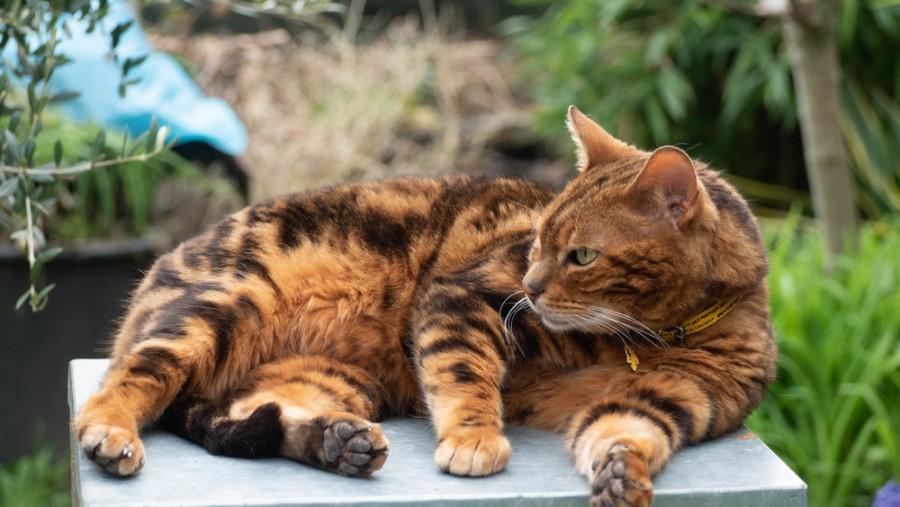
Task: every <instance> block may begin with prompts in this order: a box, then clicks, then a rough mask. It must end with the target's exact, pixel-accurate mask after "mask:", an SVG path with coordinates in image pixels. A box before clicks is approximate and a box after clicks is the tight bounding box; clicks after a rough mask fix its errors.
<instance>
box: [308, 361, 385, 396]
mask: <svg viewBox="0 0 900 507" xmlns="http://www.w3.org/2000/svg"><path fill="white" fill-rule="evenodd" d="M322 373H325V374H326V375H332V376H335V377H338V378H339V379H341V380H342V381H343V382H344V383H345V384H347V385H348V386H350V387H351V388H353V389H355V390H356V391H357V393H358V394H362V395H363V396H365V397H366V398H368V399H369V400H371V401H372V403H373V404H374V405H376V406H378V405H380V404H381V400H382V396H381V395H380V394H379V393H377V392H376V390H377V387H375V386H372V385H366V384H364V383H363V382H361V381H360V380H359V379H357V378H356V377H354V376H353V375H351V374H349V373H348V372H346V371H344V370H341V369H338V368H335V367H332V366H329V367H326V368H325V369H324V370H322ZM373 387H375V390H373Z"/></svg>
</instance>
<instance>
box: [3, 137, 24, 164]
mask: <svg viewBox="0 0 900 507" xmlns="http://www.w3.org/2000/svg"><path fill="white" fill-rule="evenodd" d="M3 135H4V136H5V137H6V155H7V157H9V159H10V160H12V161H13V163H15V164H18V163H19V161H21V160H22V150H21V149H20V148H19V139H18V138H17V137H16V135H15V134H13V133H12V132H10V131H9V130H4V131H3Z"/></svg>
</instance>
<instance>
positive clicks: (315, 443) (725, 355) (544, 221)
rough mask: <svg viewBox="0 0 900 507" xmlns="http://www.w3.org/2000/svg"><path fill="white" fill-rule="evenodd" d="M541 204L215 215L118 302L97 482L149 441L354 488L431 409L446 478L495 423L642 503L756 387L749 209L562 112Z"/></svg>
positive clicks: (364, 188) (272, 207) (460, 468)
mask: <svg viewBox="0 0 900 507" xmlns="http://www.w3.org/2000/svg"><path fill="white" fill-rule="evenodd" d="M568 124H569V129H570V131H571V133H572V137H573V139H574V140H575V142H576V144H577V150H578V168H579V171H580V173H579V174H578V175H577V176H576V177H575V178H574V179H573V180H572V181H571V182H570V183H569V184H568V186H567V187H566V188H565V190H564V191H563V192H562V193H560V194H559V195H557V196H554V195H552V194H551V193H549V192H548V191H547V190H544V189H542V188H539V187H538V186H536V185H534V184H532V183H528V182H525V181H515V180H503V179H483V178H475V177H467V176H454V177H444V178H436V179H426V178H408V179H397V180H387V181H378V182H369V183H359V184H350V185H339V186H334V187H329V188H324V189H320V190H315V191H312V192H307V193H300V194H293V195H288V196H285V197H281V198H277V199H273V200H270V201H268V202H263V203H261V204H256V205H254V206H250V207H249V208H246V209H244V210H243V211H240V212H238V213H235V214H233V215H231V216H229V217H228V218H226V219H225V220H223V221H222V222H220V223H219V224H218V225H216V226H215V227H214V228H213V229H212V230H210V231H209V232H207V233H206V234H204V235H202V236H199V237H197V238H196V239H193V240H191V241H188V242H186V243H184V244H183V245H181V246H180V247H178V248H177V249H176V250H175V251H174V252H172V253H169V254H167V255H164V256H162V257H161V258H160V259H159V260H158V262H157V263H156V264H155V265H154V267H153V268H152V269H151V270H150V272H149V273H148V274H147V276H146V278H145V279H144V281H143V282H142V284H141V285H140V286H139V287H138V288H137V289H136V291H135V293H134V295H133V299H132V301H131V306H130V310H129V311H128V313H127V315H126V317H125V319H124V321H123V323H122V325H121V328H120V330H119V331H118V334H117V337H116V341H115V344H114V348H113V350H112V361H111V364H110V367H109V371H108V373H107V374H106V377H105V379H104V381H103V384H102V386H101V389H100V390H99V392H98V393H97V394H95V395H94V396H92V397H91V398H90V399H89V400H88V402H87V403H86V404H85V405H84V407H83V408H82V409H81V411H80V413H79V414H78V415H77V417H76V419H75V422H74V432H75V434H76V435H77V438H78V441H79V443H80V446H81V448H82V449H83V450H84V452H85V453H86V454H87V456H89V457H90V459H92V460H93V461H95V462H96V463H97V464H99V465H100V466H101V467H103V468H105V469H106V470H107V471H108V472H110V473H112V474H115V475H123V476H127V475H132V474H136V473H137V472H138V471H139V470H140V469H141V467H142V466H143V464H144V459H145V458H144V449H143V446H142V445H141V440H140V438H139V437H138V435H139V432H140V430H141V429H142V428H144V427H146V426H147V425H148V424H150V423H153V422H158V423H159V424H161V425H162V426H163V427H166V428H170V429H171V430H173V431H175V432H176V433H178V434H180V435H182V436H184V437H185V438H187V439H189V440H191V441H193V442H196V443H198V444H200V445H202V446H204V447H205V448H206V449H208V450H209V451H210V452H212V453H215V454H225V455H232V456H247V457H257V456H272V455H280V456H285V457H288V458H291V459H294V460H297V461H300V462H303V463H307V464H310V465H313V466H316V467H319V468H323V469H325V470H330V471H333V472H337V473H339V474H344V475H349V476H366V475H369V474H371V473H373V472H375V471H376V470H378V469H379V468H381V467H382V465H383V464H384V463H385V460H386V459H387V453H388V448H389V446H388V442H387V440H386V439H385V437H384V435H383V434H382V432H381V430H380V427H379V425H378V424H376V423H375V421H379V420H381V419H382V418H384V417H386V416H393V415H403V414H414V413H420V412H426V411H427V413H428V414H430V417H431V420H432V422H433V425H434V428H435V431H436V433H437V447H436V450H435V452H434V459H435V462H436V463H437V466H438V467H440V469H442V470H444V471H447V472H449V473H451V474H455V475H463V476H483V475H490V474H494V473H497V472H500V471H501V470H503V468H504V466H505V465H506V463H507V460H508V458H509V455H510V445H509V443H508V441H507V439H506V438H505V437H504V436H503V426H504V424H505V423H507V424H524V425H528V426H533V427H537V428H544V429H548V430H552V431H556V432H561V433H564V434H565V435H566V445H567V446H568V449H569V451H570V453H571V455H572V457H573V459H574V462H575V466H576V467H577V469H578V470H579V471H580V472H581V473H583V474H584V475H586V476H587V477H588V479H589V480H590V481H591V495H592V504H594V505H648V504H649V503H650V502H651V500H652V498H653V492H652V487H651V479H650V478H651V476H652V475H653V474H655V473H657V472H659V471H660V469H661V468H662V467H663V465H664V464H665V463H666V462H667V461H668V460H669V458H670V457H671V456H672V454H673V453H674V452H676V450H677V449H679V448H680V447H682V446H684V445H687V444H691V443H695V442H700V441H702V440H706V439H710V438H714V437H717V436H719V435H722V434H723V433H726V432H728V431H730V430H733V429H735V428H736V427H737V426H738V425H739V424H740V423H741V422H742V420H743V419H744V417H745V416H746V415H747V414H748V413H750V411H751V410H753V408H754V407H755V406H756V405H757V403H759V401H760V400H761V399H762V397H763V395H764V393H765V391H766V387H767V385H768V384H769V382H770V381H771V380H772V378H773V376H774V374H775V361H776V355H777V351H776V345H775V342H774V338H773V332H772V327H771V325H770V321H769V310H768V301H767V300H768V293H767V286H766V282H765V279H764V277H765V275H766V273H767V270H768V263H767V258H766V254H765V251H764V248H763V245H762V243H761V241H760V234H759V231H758V227H757V224H756V222H755V220H754V218H753V217H752V215H751V214H750V212H749V211H748V208H747V205H746V204H745V202H744V201H743V200H742V199H741V197H740V196H739V195H738V194H737V193H736V191H735V190H734V189H733V188H732V187H731V186H729V185H728V184H727V183H726V182H725V181H723V180H722V179H721V178H720V177H719V175H718V173H716V172H715V171H713V170H711V169H709V168H708V167H707V166H706V165H705V164H702V163H699V162H696V161H692V160H691V159H690V158H689V157H688V156H687V155H686V154H685V153H684V152H683V151H681V150H679V149H678V148H674V147H671V146H666V147H662V148H659V149H657V150H655V151H653V152H652V153H648V152H644V151H640V150H638V149H636V148H634V147H632V146H630V145H628V144H626V143H624V142H622V141H619V140H617V139H615V138H614V137H612V136H610V135H609V134H608V133H607V132H606V131H605V130H603V129H602V128H601V127H600V126H599V125H597V124H596V123H594V122H593V121H592V120H590V119H589V118H587V117H586V116H585V115H583V114H582V113H581V112H580V111H578V110H577V109H575V108H574V107H573V108H570V110H569V116H568Z"/></svg>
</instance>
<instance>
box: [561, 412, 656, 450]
mask: <svg viewBox="0 0 900 507" xmlns="http://www.w3.org/2000/svg"><path fill="white" fill-rule="evenodd" d="M610 414H627V415H633V416H637V417H643V418H644V419H647V420H648V421H650V422H651V423H653V424H654V425H655V426H657V427H658V428H659V429H660V430H662V432H663V433H665V435H666V438H668V439H669V442H674V440H673V435H672V428H670V427H669V425H667V424H666V423H665V421H662V420H660V418H659V417H657V416H656V415H655V414H652V413H650V412H648V411H646V410H644V409H642V408H640V407H635V406H631V405H622V404H621V403H618V402H615V401H608V402H604V403H600V404H598V405H595V406H594V407H593V408H592V409H591V410H590V411H589V412H588V415H587V416H586V417H585V418H584V419H582V420H581V423H580V424H579V425H578V429H577V430H575V434H574V438H572V445H573V446H575V445H577V442H578V441H579V440H580V439H581V436H582V435H583V434H584V432H585V431H586V430H587V429H588V428H589V427H590V426H591V425H592V424H593V423H595V422H596V421H597V420H598V419H600V418H601V417H603V416H606V415H610Z"/></svg>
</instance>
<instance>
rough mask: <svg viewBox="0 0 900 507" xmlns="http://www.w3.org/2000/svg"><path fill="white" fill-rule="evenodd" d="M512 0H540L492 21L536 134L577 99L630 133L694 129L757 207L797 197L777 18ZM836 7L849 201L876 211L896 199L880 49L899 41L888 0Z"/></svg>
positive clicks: (897, 173) (695, 150)
mask: <svg viewBox="0 0 900 507" xmlns="http://www.w3.org/2000/svg"><path fill="white" fill-rule="evenodd" d="M519 2H520V3H521V4H527V5H537V6H547V10H546V12H545V14H544V15H543V16H541V17H539V18H522V17H519V18H514V19H512V20H508V21H507V22H506V23H505V25H504V29H505V30H506V32H507V33H510V34H513V41H514V47H515V50H516V54H517V55H518V56H520V57H521V58H522V65H523V70H524V74H525V76H526V77H527V82H528V86H531V87H532V89H533V90H534V96H535V100H536V102H537V104H538V106H537V108H538V120H539V122H538V128H539V130H540V131H541V132H542V135H548V136H549V135H552V133H557V132H558V129H557V128H556V125H557V124H558V122H559V119H560V118H562V117H563V115H564V112H565V107H567V106H568V105H569V104H573V103H574V104H579V105H580V106H581V107H582V108H583V109H584V110H586V111H589V112H590V113H592V114H593V115H594V116H595V117H596V118H598V119H599V120H600V121H601V123H602V124H603V125H604V126H607V127H609V129H610V130H611V131H613V132H614V133H616V134H618V135H620V136H621V137H623V138H625V139H629V140H631V141H633V142H634V143H635V144H637V145H639V146H644V147H649V146H656V145H660V144H665V143H677V142H683V141H690V142H695V143H697V144H695V145H690V146H685V148H687V149H688V150H689V151H690V152H691V153H692V154H693V155H695V156H697V157H699V158H702V159H704V160H710V161H712V162H713V163H714V165H716V166H717V167H721V168H726V169H728V170H730V171H732V172H734V173H735V174H736V175H738V176H740V179H738V180H737V183H738V184H739V185H740V186H741V187H742V190H744V191H745V193H747V194H749V195H750V196H751V197H753V198H754V199H756V200H757V203H756V204H757V206H758V208H759V209H764V208H765V207H766V206H767V205H768V206H775V207H779V208H781V209H785V208H786V207H788V206H789V202H791V201H795V202H796V201H799V202H800V203H802V204H804V206H808V197H806V196H802V198H800V199H798V197H800V196H798V195H797V193H798V192H797V191H798V190H799V191H805V189H806V188H807V181H806V175H805V173H804V171H803V158H802V148H801V145H800V138H799V130H798V126H797V115H796V101H795V97H794V93H793V86H792V77H791V67H790V62H789V60H788V55H787V52H786V49H785V46H784V44H783V41H782V37H781V27H780V22H779V21H778V20H777V19H771V18H762V17H759V16H758V15H756V14H755V12H753V9H752V8H753V6H754V5H755V4H756V2H751V1H741V0H739V1H736V2H724V1H722V2H719V1H715V0H710V1H692V2H668V1H665V0H644V1H632V0H623V1H614V2H606V1H600V0H572V1H567V2H549V1H546V0H519ZM840 9H841V12H840V17H839V19H840V21H839V26H838V39H839V43H840V54H841V64H842V66H843V77H844V80H843V96H844V103H843V104H842V106H843V111H844V120H843V121H842V122H841V128H842V130H843V133H844V137H845V139H847V143H848V148H849V153H850V158H851V164H852V166H853V168H854V171H855V174H856V179H857V183H858V184H859V187H858V198H857V202H859V203H860V205H861V207H862V209H863V210H864V211H865V213H866V214H867V215H868V216H871V217H878V216H881V215H883V214H884V213H889V212H896V211H898V210H900V207H898V206H897V204H898V203H900V186H898V185H900V143H897V142H896V141H897V139H898V137H897V136H898V135H900V121H898V120H900V116H898V114H897V111H898V107H897V103H898V98H900V81H898V76H900V58H898V57H897V56H896V54H895V53H896V52H893V51H891V50H890V49H889V48H893V47H897V45H898V44H900V5H898V4H897V3H896V2H876V1H872V0H868V1H867V0H859V1H847V2H840ZM547 48H552V49H553V50H552V51H548V50H547ZM560 145H561V146H564V144H563V143H560ZM759 182H761V183H763V184H760V183H759ZM773 185H775V186H776V187H773Z"/></svg>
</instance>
